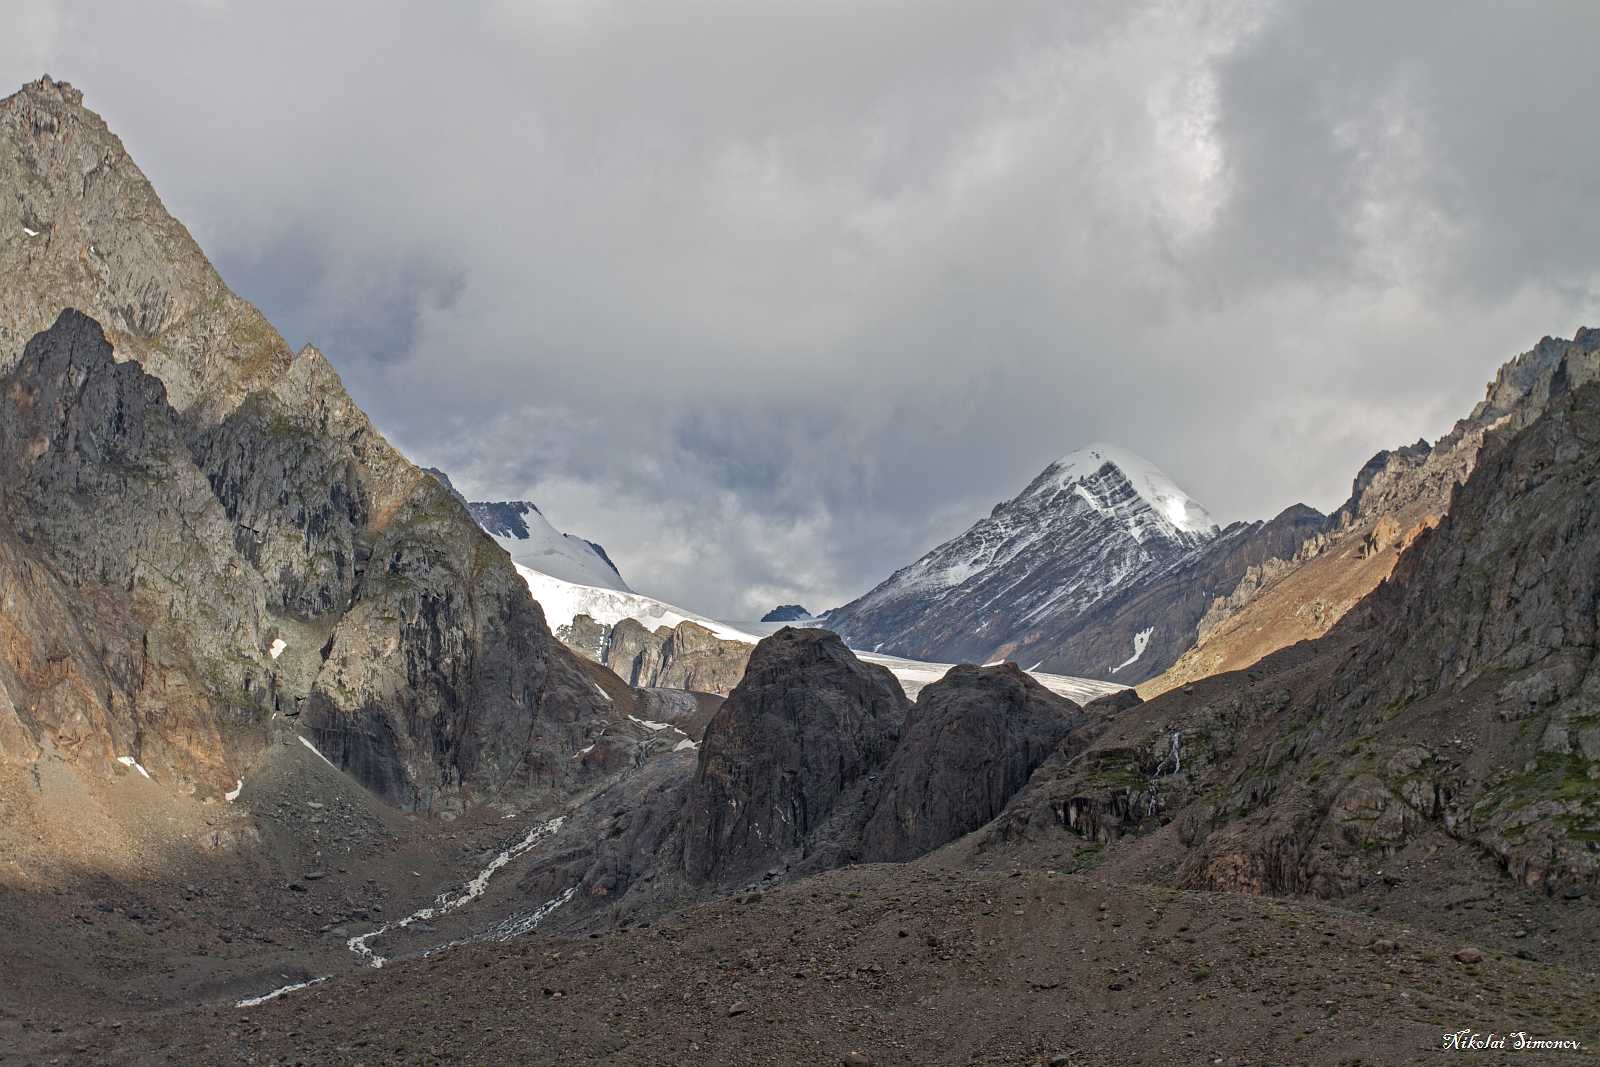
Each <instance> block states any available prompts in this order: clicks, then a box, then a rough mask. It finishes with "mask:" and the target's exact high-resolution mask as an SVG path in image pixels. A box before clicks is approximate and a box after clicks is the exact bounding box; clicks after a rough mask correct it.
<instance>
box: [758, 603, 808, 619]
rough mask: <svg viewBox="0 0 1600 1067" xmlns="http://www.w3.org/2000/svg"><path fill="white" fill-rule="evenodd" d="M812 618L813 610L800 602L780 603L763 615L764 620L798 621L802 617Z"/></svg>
mask: <svg viewBox="0 0 1600 1067" xmlns="http://www.w3.org/2000/svg"><path fill="white" fill-rule="evenodd" d="M809 618H811V612H809V611H807V610H806V609H805V608H803V607H801V606H800V605H799V604H779V605H778V606H777V607H775V608H773V609H772V610H771V611H769V612H767V613H766V614H765V615H763V616H761V621H762V622H798V621H799V620H801V619H809Z"/></svg>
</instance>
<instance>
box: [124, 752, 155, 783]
mask: <svg viewBox="0 0 1600 1067" xmlns="http://www.w3.org/2000/svg"><path fill="white" fill-rule="evenodd" d="M117 762H118V763H120V764H122V765H123V766H124V767H132V768H133V769H134V770H136V771H138V772H139V773H140V774H142V775H144V776H145V777H146V778H149V777H150V772H149V771H147V770H145V769H144V764H142V763H140V762H139V761H138V760H136V759H134V758H133V757H132V756H118V757H117Z"/></svg>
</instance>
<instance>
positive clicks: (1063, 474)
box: [1028, 441, 1219, 536]
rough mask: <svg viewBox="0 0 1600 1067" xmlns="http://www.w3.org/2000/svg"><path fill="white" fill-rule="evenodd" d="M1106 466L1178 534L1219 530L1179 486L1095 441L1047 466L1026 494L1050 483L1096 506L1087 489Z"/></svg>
mask: <svg viewBox="0 0 1600 1067" xmlns="http://www.w3.org/2000/svg"><path fill="white" fill-rule="evenodd" d="M1108 463H1109V464H1110V465H1111V466H1113V467H1115V468H1116V469H1117V470H1118V471H1120V472H1121V473H1122V476H1123V478H1124V479H1126V480H1127V482H1128V484H1129V485H1131V486H1132V487H1133V491H1134V492H1135V493H1136V494H1138V496H1139V498H1140V499H1141V500H1143V501H1144V502H1145V503H1146V504H1148V505H1150V507H1151V508H1152V509H1153V510H1154V511H1155V512H1156V514H1157V515H1159V516H1161V517H1162V518H1164V519H1165V520H1166V521H1167V522H1168V523H1170V524H1171V525H1172V527H1173V528H1174V529H1175V530H1177V531H1179V532H1180V533H1190V534H1202V535H1207V536H1209V535H1210V534H1214V533H1216V532H1217V530H1218V529H1219V527H1218V525H1217V522H1216V520H1215V519H1213V518H1212V517H1211V515H1210V514H1209V513H1208V512H1207V511H1206V509H1205V508H1203V507H1201V506H1200V504H1199V503H1198V502H1197V501H1196V500H1195V499H1194V498H1193V497H1192V496H1190V495H1189V494H1188V493H1186V492H1184V491H1183V490H1182V489H1181V488H1179V486H1178V483H1177V482H1174V481H1173V480H1172V479H1171V478H1169V477H1167V474H1166V472H1165V471H1163V470H1162V469H1161V468H1160V467H1157V466H1156V465H1155V464H1154V463H1151V462H1150V461H1149V460H1147V459H1145V458H1144V457H1143V456H1140V455H1138V454H1137V453H1134V452H1130V451H1128V450H1127V449H1126V448H1119V447H1118V446H1116V445H1108V444H1102V443H1100V442H1098V441H1097V442H1095V443H1094V444H1090V445H1085V446H1084V447H1082V448H1080V449H1078V450H1077V451H1076V452H1071V453H1068V454H1067V455H1065V456H1063V457H1062V458H1061V459H1058V460H1056V461H1055V462H1054V463H1052V464H1050V466H1049V467H1047V468H1046V469H1045V472H1044V473H1043V474H1041V475H1040V476H1039V478H1038V479H1037V480H1036V481H1035V483H1034V485H1033V486H1030V487H1029V489H1028V492H1034V491H1036V487H1040V488H1042V487H1047V486H1051V485H1052V483H1053V487H1054V488H1055V489H1058V490H1059V489H1064V488H1068V487H1077V486H1084V487H1086V488H1084V489H1083V490H1082V495H1083V496H1084V498H1085V499H1086V500H1088V501H1089V502H1090V503H1093V504H1097V505H1098V504H1100V503H1101V502H1100V501H1098V500H1097V499H1095V498H1094V494H1093V492H1092V490H1091V489H1089V488H1087V487H1088V486H1089V485H1090V484H1091V483H1092V482H1094V481H1095V480H1096V479H1097V478H1098V476H1099V475H1100V474H1101V472H1102V471H1103V470H1104V469H1105V466H1106V464H1108ZM1142 533H1143V531H1136V532H1135V536H1141V535H1142Z"/></svg>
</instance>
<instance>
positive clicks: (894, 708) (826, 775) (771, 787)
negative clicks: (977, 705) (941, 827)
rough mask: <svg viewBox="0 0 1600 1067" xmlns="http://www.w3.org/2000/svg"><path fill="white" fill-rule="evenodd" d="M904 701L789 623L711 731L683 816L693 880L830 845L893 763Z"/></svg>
mask: <svg viewBox="0 0 1600 1067" xmlns="http://www.w3.org/2000/svg"><path fill="white" fill-rule="evenodd" d="M909 706H910V705H909V703H908V701H907V700H906V698H905V694H904V693H903V692H902V691H901V689H900V684H899V683H898V682H897V681H896V680H895V678H894V676H893V675H892V674H890V673H889V672H888V671H887V670H885V669H884V668H882V667H877V666H871V665H868V664H864V663H862V662H860V661H859V660H857V659H856V658H855V656H853V655H852V654H851V653H850V650H849V649H847V648H846V647H845V646H844V642H843V641H841V640H840V639H839V637H838V636H837V635H836V634H833V633H831V632H829V631H827V630H816V629H795V628H793V627H785V628H784V629H782V630H779V631H778V632H777V633H776V634H774V635H773V636H771V637H769V638H767V639H766V640H764V641H762V642H761V643H760V644H759V645H757V646H756V650H755V653H754V654H753V655H752V656H751V657H750V665H749V668H748V669H747V670H746V672H745V676H744V680H743V681H741V682H740V683H739V685H738V687H737V688H735V689H734V691H733V693H732V694H731V695H730V696H729V697H728V699H727V701H726V702H725V703H724V704H723V706H722V709H721V710H720V711H719V712H718V713H717V715H716V717H715V718H713V719H712V720H711V723H710V725H709V726H707V727H706V733H705V738H704V740H703V741H702V742H701V747H700V759H699V765H698V767H697V768H696V771H695V778H694V783H693V785H692V787H691V788H690V790H689V794H688V798H687V801H686V805H685V809H684V831H683V833H684V843H683V864H684V869H685V871H686V872H687V874H688V876H689V878H690V879H691V880H693V881H697V882H704V881H713V880H715V881H721V882H727V881H733V880H737V879H739V878H743V877H747V876H749V875H750V874H752V873H754V872H756V871H759V870H761V869H762V868H764V867H766V866H768V865H770V864H771V863H773V862H774V861H775V860H777V859H780V858H782V857H784V856H785V855H786V854H788V853H790V852H796V853H798V854H799V855H800V856H801V857H807V856H808V855H809V854H811V853H813V852H815V851H816V850H818V849H821V848H825V847H837V844H838V837H839V835H838V834H836V833H830V832H829V828H830V823H833V822H837V823H839V824H842V825H844V826H850V825H851V824H852V823H854V820H853V819H851V818H849V817H848V816H849V815H851V814H855V813H854V812H847V811H845V810H844V809H846V808H849V807H851V806H853V805H859V804H860V795H861V792H862V790H863V788H864V787H865V786H866V784H867V779H868V776H869V775H875V774H877V773H878V772H879V771H880V770H881V769H882V768H883V767H884V765H885V764H886V763H887V762H888V760H889V757H890V755H891V754H892V753H893V751H894V748H895V745H896V743H897V742H898V741H899V739H900V735H901V731H902V729H903V727H904V723H905V717H906V712H907V710H908V708H909Z"/></svg>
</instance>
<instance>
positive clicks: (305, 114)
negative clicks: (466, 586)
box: [0, 0, 1600, 618]
mask: <svg viewBox="0 0 1600 1067" xmlns="http://www.w3.org/2000/svg"><path fill="white" fill-rule="evenodd" d="M12 21H13V23H14V25H16V26H19V27H21V29H22V30H23V31H24V32H20V33H17V34H11V35H8V39H7V40H6V41H4V42H0V72H3V73H4V75H5V78H6V80H8V81H10V82H11V83H14V84H20V83H22V82H23V81H26V80H28V79H31V78H33V77H36V76H37V75H38V74H39V73H42V72H44V71H46V70H48V71H49V72H50V73H51V74H53V75H55V76H57V77H63V78H67V79H69V80H71V81H73V82H74V83H75V84H77V85H79V86H80V87H81V88H83V89H84V90H85V92H86V95H87V102H88V103H89V104H90V105H91V106H93V107H95V108H96V109H97V110H99V111H100V112H101V113H102V114H104V115H105V116H106V118H107V120H108V122H110V123H111V125H112V127H113V128H114V129H116V130H117V131H118V132H119V133H120V134H121V135H122V137H123V139H124V141H125V142H126V143H127V145H128V147H129V150H130V151H131V152H132V153H133V155H134V157H135V158H136V159H137V160H139V161H140V163H141V164H142V165H143V166H144V168H145V169H146V171H147V172H148V173H149V174H150V177H151V179H152V180H153V181H154V182H155V184H156V186H157V188H158V190H160V191H161V193H162V194H163V196H164V198H165V200H166V201H167V204H168V206H169V207H170V208H171V209H172V210H173V211H174V212H175V213H176V214H177V215H178V216H179V217H180V218H182V219H184V220H185V221H186V222H187V223H188V224H189V225H190V227H191V228H192V229H193V230H194V231H195V234H196V236H197V238H199V240H200V241H201V243H202V245H203V246H204V247H205V248H206V249H207V251H208V252H209V253H210V255H211V256H212V258H213V259H214V260H215V261H216V262H217V264H218V266H219V268H220V269H221V270H222V271H223V273H224V275H225V276H226V277H227V278H228V280H229V281H230V283H231V284H232V285H233V286H234V287H235V288H236V289H237V290H239V291H240V292H241V293H242V294H243V295H245V296H246V297H248V298H250V299H252V300H255V301H256V302H257V303H258V304H260V305H261V306H262V307H263V309H264V310H265V311H266V312H267V313H268V315H269V316H270V317H271V318H272V319H273V321H274V322H276V323H277V324H278V325H279V327H280V328H281V329H283V331H284V332H285V334H286V335H287V336H288V337H289V339H290V340H291V342H293V343H299V342H301V341H305V340H314V341H316V342H317V343H318V345H319V346H321V347H323V348H324V349H325V350H326V351H327V352H328V354H329V356H330V357H331V358H332V359H333V360H334V362H335V364H336V365H337V366H338V367H339V369H340V371H341V373H342V374H343V375H344V377H345V379H346V382H347V384H348V385H349V386H350V388H351V390H352V392H353V393H354V394H355V396H356V398H357V400H358V401H360V402H361V403H362V404H363V405H364V406H365V407H366V408H367V409H368V410H369V411H370V412H371V413H372V414H373V416H374V417H375V419H376V420H377V421H378V423H379V425H380V426H381V427H383V429H384V430H385V431H386V432H387V433H388V434H389V435H390V436H391V437H392V438H393V439H395V441H396V442H397V443H399V444H400V445H401V446H402V447H404V448H405V449H406V450H407V451H408V452H409V453H410V454H411V455H412V456H413V458H416V459H418V460H419V461H422V462H426V463H432V464H437V465H440V466H443V467H445V468H447V469H449V470H450V471H451V472H452V474H453V475H454V476H455V477H456V478H457V481H458V482H459V483H461V484H462V485H463V486H464V487H465V488H466V489H467V490H469V491H470V492H472V493H474V494H478V495H485V496H494V497H502V496H528V497H530V498H532V499H535V500H537V501H538V502H539V503H540V505H541V506H542V507H544V508H545V510H546V511H547V513H548V514H549V515H550V516H551V517H552V519H553V520H554V521H555V522H556V523H557V524H558V525H560V526H562V527H563V528H566V529H569V530H572V531H574V532H578V533H581V534H583V535H584V536H587V537H591V538H594V539H596V540H599V541H602V542H604V543H605V544H606V547H607V549H608V550H609V551H610V552H611V554H612V555H613V557H614V558H616V559H617V561H618V563H619V565H620V566H621V567H622V570H623V573H624V574H625V575H627V576H628V578H629V579H630V581H631V582H633V584H634V585H635V586H636V587H638V588H640V589H642V590H645V591H648V592H651V593H654V594H656V595H659V596H663V597H665V598H667V599H670V600H675V601H677V602H680V603H683V604H686V605H688V606H692V607H695V608H697V609H700V610H704V611H708V612H713V613H720V614H722V615H724V616H727V617H734V618H739V617H751V616H752V615H754V614H758V613H759V612H760V611H762V610H764V609H765V608H766V607H768V606H770V605H771V604H773V603H775V602H778V601H780V600H782V601H793V600H799V601H801V602H804V603H806V604H807V605H808V606H811V607H813V608H821V607H827V606H831V605H832V604H836V603H839V602H842V601H843V600H845V599H848V598H849V597H851V596H853V595H855V594H857V593H859V592H861V591H862V590H863V589H864V588H866V587H867V586H869V585H870V584H872V583H873V582H875V581H876V580H877V579H879V578H881V577H883V576H884V575H886V574H887V573H888V571H889V570H890V569H892V568H894V567H896V566H898V565H900V564H902V563H905V562H908V561H909V560H910V559H911V558H913V557H914V556H916V555H917V554H919V553H920V552H921V551H923V550H924V549H926V548H927V547H929V546H930V545H932V544H933V543H935V542H936V541H938V540H940V539H942V538H944V537H947V536H949V535H951V534H953V533H955V532H957V531H958V530H960V529H961V528H963V527H965V526H966V525H967V524H968V523H970V522H971V521H973V520H974V519H975V518H977V517H978V516H980V515H982V514H984V513H985V512H986V511H987V510H988V508H989V507H991V506H992V505H993V504H994V503H995V502H996V501H998V500H1000V499H1002V498H1005V497H1009V496H1010V495H1012V494H1013V493H1014V492H1015V491H1016V490H1017V489H1019V488H1020V487H1021V486H1022V485H1023V484H1025V483H1026V482H1027V481H1028V480H1029V478H1030V477H1031V476H1032V475H1033V474H1035V473H1036V472H1037V470H1038V469H1039V468H1041V467H1042V466H1043V465H1044V464H1045V463H1047V462H1049V461H1050V460H1051V459H1054V458H1056V457H1057V456H1058V455H1060V454H1062V453H1064V452H1067V451H1069V450H1071V449H1073V448H1075V447H1077V446H1078V445H1080V444H1082V443H1084V442H1087V441H1090V440H1096V439H1103V440H1111V441H1116V442H1119V443H1121V444H1123V445H1125V446H1126V447H1129V448H1131V449H1134V450H1135V451H1138V452H1140V453H1142V454H1144V455H1145V456H1147V457H1148V458H1149V459H1151V460H1153V461H1155V462H1156V463H1157V464H1159V465H1160V466H1162V467H1163V468H1165V469H1166V470H1167V471H1168V473H1170V474H1171V475H1172V476H1173V477H1174V478H1176V479H1177V480H1178V481H1179V482H1180V483H1181V484H1182V485H1184V486H1185V487H1186V488H1187V489H1189V490H1190V492H1192V493H1193V494H1194V495H1195V496H1196V497H1198V498H1199V499H1200V500H1202V501H1204V502H1205V503H1206V505H1207V506H1208V507H1209V508H1210V509H1211V510H1212V512H1213V513H1214V514H1216V515H1217V516H1218V517H1220V518H1223V519H1234V518H1250V517H1258V516H1263V515H1267V514H1271V513H1273V512H1276V511H1277V510H1279V509H1280V508H1282V507H1283V506H1285V505H1287V504H1290V503H1293V502H1295V501H1297V500H1305V501H1307V502H1309V503H1312V504H1314V505H1317V506H1320V507H1324V508H1326V507H1330V506H1332V505H1334V504H1336V503H1337V502H1339V501H1340V500H1341V499H1342V498H1343V496H1344V494H1345V493H1346V491H1347V490H1348V485H1349V479H1350V477H1351V476H1352V475H1353V473H1354V471H1355V470H1356V469H1357V467H1359V465H1360V464H1361V463H1362V462H1363V461H1364V460H1365V459H1366V458H1367V457H1368V456H1369V455H1370V454H1371V453H1372V452H1374V451H1376V450H1377V449H1379V448H1381V447H1387V446H1390V445H1394V444H1398V443H1401V442H1404V441H1408V440H1414V439H1415V438H1416V437H1417V436H1419V435H1428V436H1434V435H1437V434H1438V433H1440V432H1442V431H1443V430H1444V429H1446V428H1447V427H1448V425H1449V424H1450V422H1451V421H1452V420H1453V419H1454V418H1455V417H1457V416H1459V415H1461V414H1464V413H1465V412H1466V411H1467V410H1468V409H1469V408H1470V406H1471V405H1472V403H1473V402H1474V401H1475V400H1476V399H1477V397H1478V396H1479V394H1480V390H1481V387H1482V384H1483V382H1484V380H1486V378H1487V377H1488V375H1489V374H1490V373H1492V371H1493V369H1494V367H1495V366H1496V365H1498V364H1499V363H1500V362H1501V361H1503V360H1504V359H1505V358H1507V357H1509V356H1510V355H1512V354H1513V353H1515V352H1516V351H1519V350H1521V349H1522V348H1525V347H1527V346H1528V345H1530V344H1531V343H1532V342H1534V341H1536V340H1537V339H1538V338H1539V337H1540V336H1541V335H1543V334H1546V333H1566V334H1570V332H1571V331H1572V330H1573V329H1574V328H1576V327H1577V326H1578V325H1580V324H1583V323H1584V322H1600V314H1597V311H1600V309H1597V307H1596V304H1597V277H1600V272H1597V269H1596V256H1595V249H1597V248H1600V232H1597V231H1600V185H1597V184H1596V182H1595V181H1594V179H1593V177H1592V175H1593V174H1595V173H1596V172H1597V171H1600V139H1596V138H1594V137H1592V136H1590V135H1589V131H1588V129H1587V126H1588V125H1589V124H1588V122H1587V120H1586V118H1585V117H1584V116H1585V114H1586V112H1587V108H1588V105H1589V103H1590V102H1591V101H1592V100H1594V99H1595V98H1596V95H1597V92H1596V90H1597V89H1600V68H1597V65H1596V64H1594V63H1593V62H1592V58H1591V57H1590V56H1589V55H1588V54H1587V52H1588V46H1589V43H1590V42H1592V41H1594V40H1596V39H1600V7H1596V6H1594V5H1592V4H1588V3H1571V4H1558V3H1545V4H1539V5H1526V6H1518V7H1515V8H1512V7H1508V6H1506V5H1503V4H1497V3H1443V2H1441V3H1419V4H1409V5H1398V6H1397V5H1392V4H1377V3H1346V4H1337V5H1334V4H1311V3H1307V4H1270V3H1242V2H1237V3H1222V2H1218V3H1181V4H1180V3H1147V4H1132V3H1120V2H1119V3H1101V4H1080V5H1061V4H1058V3H1054V2H1049V3H1031V4H1030V3H1018V4H1011V5H1005V6H1003V7H995V6H993V5H984V4H972V3H967V2H960V3H955V2H951V3H937V2H917V3H898V2H894V3H875V4H859V3H850V4H844V3H830V2H818V3H808V4H764V3H757V4H751V3H745V2H717V3H713V2H685V3H669V4H621V3H609V2H605V0H593V2H589V3H580V2H578V0H552V2H544V3H519V4H512V3H478V4H471V3H466V4H458V5H440V4H401V3H381V4H379V3H348V4H339V5H329V4H321V3H318V4H310V3H298V2H294V0H288V2H284V3H274V4H271V5H265V4H253V5H246V4H242V3H231V2H227V0H216V2H210V3H198V2H196V3H151V4H140V5H102V4H93V3H74V2H63V3H48V2H46V3H29V4H28V5H26V9H25V11H23V12H22V13H20V14H19V15H18V17H17V18H16V19H15V20H12Z"/></svg>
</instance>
